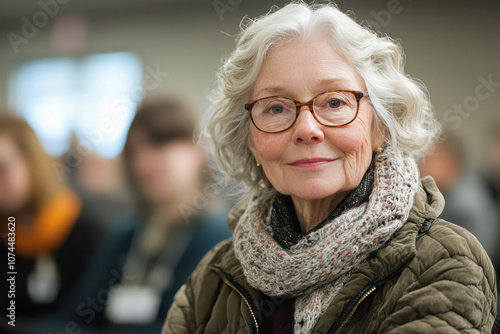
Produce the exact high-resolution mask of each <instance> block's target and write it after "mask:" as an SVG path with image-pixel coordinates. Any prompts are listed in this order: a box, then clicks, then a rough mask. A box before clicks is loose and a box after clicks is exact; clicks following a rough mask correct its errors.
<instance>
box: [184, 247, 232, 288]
mask: <svg viewBox="0 0 500 334" xmlns="http://www.w3.org/2000/svg"><path fill="white" fill-rule="evenodd" d="M234 262H237V259H236V256H235V255H234V250H233V239H232V238H229V239H226V240H223V241H221V242H219V243H218V244H217V245H215V246H214V247H213V248H212V249H210V250H209V251H208V252H207V253H206V254H205V256H203V258H202V259H201V261H200V263H199V264H198V265H197V267H196V269H195V270H194V272H193V273H192V275H191V276H190V277H189V279H188V281H192V282H194V283H195V284H198V283H199V282H200V281H202V280H204V279H207V278H208V277H211V276H212V275H209V273H213V268H214V267H217V268H219V267H228V266H229V267H230V266H232V265H234Z"/></svg>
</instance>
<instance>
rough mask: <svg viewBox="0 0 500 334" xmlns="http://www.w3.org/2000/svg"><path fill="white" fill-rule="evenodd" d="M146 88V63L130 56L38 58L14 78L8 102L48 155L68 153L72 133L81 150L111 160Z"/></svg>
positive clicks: (122, 139) (103, 55)
mask: <svg viewBox="0 0 500 334" xmlns="http://www.w3.org/2000/svg"><path fill="white" fill-rule="evenodd" d="M142 90H143V87H142V65H141V62H140V60H139V58H138V57H137V56H135V55H134V54H132V53H110V54H100V55H92V56H88V57H86V58H53V59H44V60H34V61H30V62H28V63H25V64H24V65H22V66H21V67H19V68H18V69H17V70H16V71H15V72H14V73H13V74H12V76H11V81H10V104H11V107H12V109H14V110H17V111H18V112H19V113H20V114H21V116H22V117H24V118H25V119H26V121H27V122H28V123H29V124H30V125H31V126H32V127H33V129H34V130H35V132H36V133H37V135H38V136H39V138H40V141H41V142H42V144H43V146H44V148H45V149H46V150H47V152H48V153H49V154H51V155H54V156H59V155H62V154H64V153H65V152H66V150H67V149H68V148H69V146H70V140H71V134H72V133H73V132H74V133H75V134H76V136H77V138H78V141H79V144H80V145H81V147H82V149H84V150H93V151H95V152H97V153H98V154H100V155H101V156H103V157H105V158H113V157H115V156H117V155H118V154H119V153H120V152H121V151H122V149H123V146H124V143H125V138H126V135H127V130H128V127H129V125H130V122H131V121H132V119H133V116H134V112H135V108H136V106H137V103H138V102H140V98H141V96H142Z"/></svg>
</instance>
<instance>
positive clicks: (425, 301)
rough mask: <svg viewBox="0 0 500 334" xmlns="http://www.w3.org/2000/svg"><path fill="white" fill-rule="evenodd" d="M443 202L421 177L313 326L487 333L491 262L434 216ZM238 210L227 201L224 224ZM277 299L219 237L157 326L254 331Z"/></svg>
mask: <svg viewBox="0 0 500 334" xmlns="http://www.w3.org/2000/svg"><path fill="white" fill-rule="evenodd" d="M443 206H444V200H443V197H442V196H441V194H440V193H439V191H438V190H437V187H436V186H435V183H434V181H433V180H432V178H430V177H427V178H423V179H422V181H421V186H420V189H419V191H418V193H417V194H416V197H415V203H414V205H413V208H412V211H411V213H410V217H409V218H408V221H407V222H406V224H405V225H404V226H403V227H402V228H401V229H400V230H399V231H398V232H397V233H396V234H395V235H394V237H393V238H392V239H391V240H390V241H389V242H388V243H386V244H385V245H384V246H383V247H381V248H380V249H379V250H378V251H377V252H376V253H375V254H373V256H371V257H369V258H368V260H367V261H365V262H364V263H363V264H362V265H360V267H359V268H358V269H357V270H356V271H355V272H354V273H353V274H352V275H351V277H350V279H349V281H348V282H347V283H346V285H345V286H344V288H343V289H342V290H341V292H340V293H339V294H338V295H337V296H336V298H335V299H334V300H333V302H332V303H331V305H330V306H329V307H328V308H327V310H326V311H325V313H324V314H323V316H322V317H321V318H320V319H319V321H318V322H317V324H316V326H315V328H314V330H313V333H315V334H320V333H321V334H326V333H332V334H333V333H354V334H364V333H390V334H396V333H398V334H399V333H401V334H412V333H422V334H433V333H489V332H490V331H491V327H492V325H493V321H494V318H495V315H496V280H495V273H494V269H493V266H492V264H491V261H490V260H489V258H488V256H487V255H486V252H485V251H484V250H483V248H482V247H481V245H480V244H479V242H478V241H477V240H476V238H475V237H474V236H472V235H471V234H470V233H469V232H467V231H466V230H464V229H462V228H460V227H458V226H456V225H453V224H450V223H448V222H446V221H443V220H441V219H437V216H438V215H439V214H440V212H441V210H442V208H443ZM243 210H244V206H243V205H237V206H235V208H233V210H232V212H231V213H230V215H229V221H228V223H229V225H230V226H232V227H234V225H235V224H236V222H237V221H238V219H239V217H240V215H241V214H242V212H243ZM282 301H283V300H282V299H271V300H269V299H264V298H263V295H262V293H260V292H259V291H256V290H255V289H253V288H252V287H251V286H250V285H249V284H248V283H247V282H246V279H245V276H244V274H243V271H242V268H241V266H240V264H239V262H238V260H237V259H236V257H235V254H234V250H233V245H232V242H231V240H227V241H223V242H222V243H220V244H219V245H218V246H216V247H215V248H214V249H213V250H212V251H210V252H209V253H208V254H207V255H206V256H205V258H204V259H203V260H202V261H201V262H200V264H199V266H198V268H197V269H196V270H195V272H194V273H193V274H192V275H191V277H190V278H189V280H188V281H187V282H186V284H185V285H184V286H183V287H182V288H181V289H180V290H179V292H178V293H177V295H176V296H175V300H174V302H173V304H172V306H171V308H170V311H169V312H168V315H167V319H166V321H165V325H164V327H163V331H162V333H164V334H181V333H213V334H215V333H228V334H243V333H259V324H262V322H263V319H264V318H265V317H266V316H269V315H270V314H272V312H273V311H274V309H275V307H276V305H278V304H279V303H280V302H282Z"/></svg>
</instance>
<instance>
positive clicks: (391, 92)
mask: <svg viewBox="0 0 500 334" xmlns="http://www.w3.org/2000/svg"><path fill="white" fill-rule="evenodd" d="M318 35H319V36H322V37H325V38H327V39H328V40H329V41H330V42H331V44H332V46H333V47H334V48H335V49H336V50H337V51H338V52H339V53H340V54H341V55H343V56H344V57H345V59H347V61H348V62H349V63H350V64H351V66H352V67H353V68H354V70H355V71H357V73H358V74H359V75H360V76H361V77H362V78H363V79H364V81H365V83H366V87H367V90H368V93H369V99H368V101H370V103H371V105H372V107H373V110H374V114H375V115H374V119H375V127H376V131H380V132H381V133H382V134H383V137H384V145H386V146H389V145H390V146H392V147H393V148H394V149H395V150H397V151H399V152H400V153H401V154H402V155H403V156H406V157H412V158H414V159H417V158H419V157H421V156H422V155H423V153H424V151H425V149H426V148H427V146H428V145H429V143H430V142H432V140H433V139H434V138H436V137H437V136H438V135H439V133H440V128H441V127H440V124H439V123H438V122H437V121H436V119H435V116H434V113H433V109H432V106H431V103H430V101H429V97H428V93H427V90H426V89H425V87H424V86H423V84H421V83H420V82H419V81H417V80H415V79H412V78H410V77H409V76H407V75H405V73H404V56H403V51H402V48H401V46H400V45H399V44H398V43H396V42H395V41H394V40H392V39H390V38H389V37H386V36H379V35H377V34H376V33H375V32H373V31H371V30H370V29H369V28H365V27H363V26H361V25H359V24H358V23H356V22H355V21H354V20H353V19H352V18H351V17H350V16H348V15H346V14H344V13H342V12H341V11H340V10H339V9H338V8H337V7H336V6H335V5H334V4H322V5H319V4H315V5H308V4H306V3H304V2H303V1H295V2H293V3H291V4H288V5H286V6H285V7H283V8H281V9H278V8H273V9H272V10H271V11H270V12H269V13H267V14H265V15H263V16H261V17H258V18H256V19H254V20H251V19H248V18H245V19H244V20H243V21H242V24H241V32H240V34H239V35H238V38H237V45H236V49H235V50H234V51H233V52H232V53H231V54H230V55H229V57H228V58H227V59H226V60H225V62H224V63H223V65H222V67H221V69H220V71H219V72H218V75H217V86H216V88H215V90H214V91H213V92H212V93H211V95H210V96H209V98H210V101H211V110H210V114H209V118H208V120H207V122H206V124H205V125H204V126H203V127H202V133H201V135H200V140H201V141H202V144H203V146H205V147H206V148H208V150H209V153H210V154H211V155H212V156H213V157H214V158H215V162H216V163H217V168H218V169H219V170H223V171H224V172H225V176H226V177H229V178H231V179H233V180H236V181H238V182H240V183H243V184H244V186H245V188H246V189H245V191H244V193H245V194H246V195H247V196H254V195H257V194H259V195H261V196H262V195H264V198H270V197H272V195H273V194H274V193H275V190H274V188H273V187H272V185H271V184H270V183H269V181H268V180H267V178H266V176H265V174H264V172H263V170H262V168H259V167H257V166H256V161H255V159H254V157H253V155H252V152H251V151H250V149H249V148H248V146H247V138H248V136H249V126H250V118H249V115H248V112H247V111H246V110H245V109H244V104H245V103H246V102H248V100H249V95H250V92H251V89H252V86H253V84H254V82H255V80H256V78H257V75H258V74H259V71H260V68H261V66H262V63H263V60H264V57H265V56H266V53H267V52H268V51H269V50H270V49H272V48H275V47H277V46H279V45H282V44H284V43H286V42H288V41H290V40H297V41H299V40H306V39H308V38H310V37H311V36H318ZM207 142H208V143H209V144H208V145H207ZM266 194H267V195H269V196H267V197H266V196H265V195H266Z"/></svg>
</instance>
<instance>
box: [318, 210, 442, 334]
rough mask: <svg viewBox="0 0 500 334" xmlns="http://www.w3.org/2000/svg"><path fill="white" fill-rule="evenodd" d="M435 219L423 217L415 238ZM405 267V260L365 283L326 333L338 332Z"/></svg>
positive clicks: (421, 234)
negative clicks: (390, 270) (388, 272)
mask: <svg viewBox="0 0 500 334" xmlns="http://www.w3.org/2000/svg"><path fill="white" fill-rule="evenodd" d="M434 221H435V219H433V218H427V219H425V221H424V223H423V224H422V226H421V228H420V230H419V231H418V235H417V238H416V241H418V240H420V239H421V238H422V236H424V235H425V234H426V233H427V231H429V229H430V227H431V225H432V223H434ZM405 267H406V262H405V263H404V264H403V265H401V266H400V267H399V268H398V269H396V270H394V271H393V272H392V273H390V274H389V275H387V276H386V277H385V278H383V279H382V280H380V281H378V282H376V283H373V282H369V283H367V284H366V285H365V286H364V287H363V288H362V289H361V290H360V291H359V292H358V293H357V294H356V295H355V296H354V298H353V299H352V300H351V301H350V302H349V304H348V305H347V308H346V309H345V310H344V311H342V313H341V314H340V317H339V318H338V319H337V321H335V323H334V324H333V327H332V328H331V329H330V331H329V332H328V333H333V334H337V333H339V332H340V330H341V329H342V328H343V327H344V326H345V325H346V324H347V323H348V322H349V321H350V320H351V318H352V317H353V316H354V313H356V310H357V309H358V307H359V305H360V304H361V303H362V302H363V301H364V300H365V299H366V298H367V297H368V296H369V295H370V294H372V293H373V292H374V291H375V290H377V289H378V288H380V287H381V286H383V285H384V284H385V283H386V282H387V281H389V280H391V279H392V278H394V277H395V276H398V275H399V274H401V272H402V271H403V269H404V268H405Z"/></svg>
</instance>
